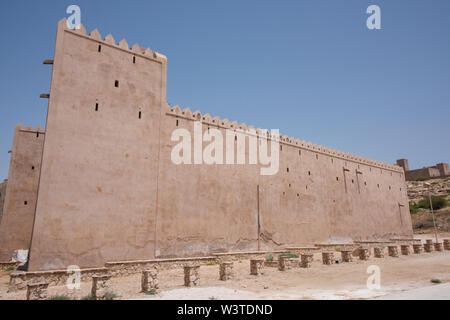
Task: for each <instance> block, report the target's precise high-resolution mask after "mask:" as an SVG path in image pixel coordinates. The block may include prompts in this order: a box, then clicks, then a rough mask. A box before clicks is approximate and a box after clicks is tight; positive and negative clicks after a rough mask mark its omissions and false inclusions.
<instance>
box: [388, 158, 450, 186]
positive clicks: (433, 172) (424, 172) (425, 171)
mask: <svg viewBox="0 0 450 320" xmlns="http://www.w3.org/2000/svg"><path fill="white" fill-rule="evenodd" d="M397 165H399V166H400V167H402V168H403V170H405V178H406V180H409V181H415V180H417V179H421V178H443V177H448V176H450V170H449V168H448V163H438V164H436V165H435V166H433V167H423V168H422V169H415V170H409V165H408V159H400V160H397Z"/></svg>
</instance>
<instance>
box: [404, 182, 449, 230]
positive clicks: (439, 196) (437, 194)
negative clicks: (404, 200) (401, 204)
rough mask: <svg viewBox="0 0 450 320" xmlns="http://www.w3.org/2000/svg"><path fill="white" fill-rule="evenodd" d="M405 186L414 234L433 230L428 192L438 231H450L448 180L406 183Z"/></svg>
mask: <svg viewBox="0 0 450 320" xmlns="http://www.w3.org/2000/svg"><path fill="white" fill-rule="evenodd" d="M407 185H408V198H409V201H410V203H409V204H410V211H411V218H412V222H413V227H414V232H416V233H423V232H426V231H429V229H432V228H433V218H432V215H431V212H430V205H429V198H428V195H429V192H431V195H432V200H433V209H434V212H435V217H436V223H437V227H438V229H439V230H440V231H446V232H448V231H450V228H449V225H450V178H445V179H429V180H425V181H407Z"/></svg>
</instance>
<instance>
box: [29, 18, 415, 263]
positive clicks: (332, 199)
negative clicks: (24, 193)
mask: <svg viewBox="0 0 450 320" xmlns="http://www.w3.org/2000/svg"><path fill="white" fill-rule="evenodd" d="M166 71H167V59H166V57H165V56H164V55H161V54H159V53H157V52H155V51H152V50H151V49H144V48H141V47H140V46H139V45H137V44H135V45H133V46H132V47H131V48H130V46H129V44H128V43H127V42H126V40H122V41H120V42H116V40H115V39H114V38H113V36H111V35H108V36H106V37H105V38H102V37H101V35H100V33H99V32H98V31H97V30H94V31H92V32H91V33H90V34H87V33H86V30H85V29H84V27H81V28H80V29H79V30H75V31H72V30H68V29H67V27H66V21H65V20H62V21H60V23H59V25H58V31H57V37H56V46H55V56H54V64H53V75H52V83H51V92H50V100H49V108H48V117H47V119H48V120H47V126H46V138H45V144H44V152H43V163H42V168H41V179H40V184H39V197H38V201H37V207H36V213H35V216H36V219H35V227H34V232H33V239H32V243H31V252H30V261H29V270H31V271H36V270H52V269H60V268H66V267H67V266H69V265H79V266H80V267H81V268H88V267H100V266H103V265H104V264H105V263H106V262H107V261H130V260H138V259H163V258H173V257H193V256H209V255H211V254H212V253H215V252H233V251H255V250H257V249H258V248H261V250H267V251H269V250H280V248H283V247H286V246H300V245H309V244H312V243H318V242H325V241H327V240H329V239H341V240H343V241H351V240H368V239H380V238H389V237H391V236H404V237H407V236H412V227H411V220H410V214H409V210H408V199H407V196H406V185H405V177H404V172H403V170H402V169H401V168H400V167H398V166H394V165H390V164H386V163H382V162H379V161H375V160H371V159H366V158H363V157H359V156H355V155H352V154H349V153H346V152H341V151H337V150H334V149H331V148H326V147H323V146H319V145H314V144H312V143H309V142H306V141H303V140H299V139H294V138H290V137H288V136H285V135H279V136H273V137H271V136H270V135H269V136H267V134H266V133H265V131H263V130H261V129H255V130H254V133H248V132H247V133H245V134H244V141H247V140H249V139H257V140H260V141H264V142H266V141H267V139H276V140H277V141H279V143H280V146H279V148H280V150H279V154H280V164H279V170H278V172H277V174H275V175H272V176H262V175H260V169H261V168H262V167H264V166H262V165H259V164H258V165H249V164H247V165H217V164H213V165H176V164H174V163H173V162H172V161H171V153H172V150H173V148H174V147H175V145H176V144H178V142H175V141H172V139H171V136H172V133H173V131H174V130H175V129H177V128H178V129H185V130H187V132H190V133H191V135H193V131H194V123H197V124H198V123H200V126H201V130H202V133H205V132H207V131H208V130H210V129H216V130H219V131H220V132H221V133H222V135H223V136H224V137H225V136H226V133H225V132H226V130H228V131H229V130H231V131H234V130H247V129H249V128H250V129H251V128H253V127H251V126H247V125H246V124H243V123H241V124H240V123H237V122H231V121H229V120H227V119H221V118H219V117H211V116H210V115H209V114H202V113H200V112H198V111H196V112H192V111H191V110H190V109H189V108H186V109H181V108H180V107H179V106H175V107H170V106H169V105H168V104H167V102H166V82H167V81H166ZM199 94H201V92H199ZM238 143H239V142H236V146H235V148H239V145H238ZM248 145H249V144H248V143H246V145H245V146H244V147H245V154H246V158H248V156H249V155H248ZM224 149H225V143H224ZM269 149H270V144H269ZM236 150H237V149H236ZM269 151H270V152H272V150H269ZM274 152H275V150H274ZM68 182H70V183H68ZM258 185H259V186H260V195H259V198H260V216H259V217H258V211H257V192H256V190H257V186H258ZM179 186H182V188H179ZM399 204H401V205H399ZM258 220H259V221H260V230H259V233H258ZM224 226H226V227H224Z"/></svg>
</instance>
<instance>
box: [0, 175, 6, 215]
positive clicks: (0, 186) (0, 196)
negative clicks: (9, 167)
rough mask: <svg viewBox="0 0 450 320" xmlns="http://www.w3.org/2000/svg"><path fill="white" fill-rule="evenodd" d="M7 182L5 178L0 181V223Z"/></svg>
mask: <svg viewBox="0 0 450 320" xmlns="http://www.w3.org/2000/svg"><path fill="white" fill-rule="evenodd" d="M7 184H8V181H7V180H5V181H3V182H1V183H0V224H1V223H2V217H3V205H4V204H5V198H6V185H7Z"/></svg>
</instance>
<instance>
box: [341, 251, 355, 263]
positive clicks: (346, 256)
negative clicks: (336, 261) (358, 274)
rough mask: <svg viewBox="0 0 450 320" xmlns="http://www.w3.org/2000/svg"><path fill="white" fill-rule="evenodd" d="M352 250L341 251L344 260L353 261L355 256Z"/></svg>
mask: <svg viewBox="0 0 450 320" xmlns="http://www.w3.org/2000/svg"><path fill="white" fill-rule="evenodd" d="M352 252H353V251H351V250H342V251H341V258H342V261H343V262H352V261H353V257H352Z"/></svg>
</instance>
